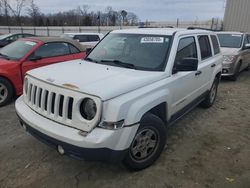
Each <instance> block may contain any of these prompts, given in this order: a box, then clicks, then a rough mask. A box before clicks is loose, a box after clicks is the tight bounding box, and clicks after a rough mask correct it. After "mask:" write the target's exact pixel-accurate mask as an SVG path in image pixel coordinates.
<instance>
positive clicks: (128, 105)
mask: <svg viewBox="0 0 250 188" xmlns="http://www.w3.org/2000/svg"><path fill="white" fill-rule="evenodd" d="M166 84H167V83H166V82H165V81H161V82H157V83H155V84H151V85H149V86H146V87H143V88H141V89H137V90H135V91H133V92H130V93H127V94H124V95H122V96H119V97H117V98H114V99H112V100H109V101H106V102H104V105H103V120H104V121H110V122H116V121H120V120H125V125H132V124H135V123H138V122H140V120H141V118H142V116H143V115H144V114H145V113H147V112H148V111H150V110H151V109H152V108H154V107H156V106H157V105H159V104H161V103H163V102H164V103H165V104H166V111H167V112H168V111H169V109H168V108H169V105H168V103H167V101H170V100H171V97H170V92H169V90H168V89H167V87H166ZM167 112H166V113H167ZM167 114H168V113H167ZM167 114H166V117H167ZM168 118H169V117H167V119H168Z"/></svg>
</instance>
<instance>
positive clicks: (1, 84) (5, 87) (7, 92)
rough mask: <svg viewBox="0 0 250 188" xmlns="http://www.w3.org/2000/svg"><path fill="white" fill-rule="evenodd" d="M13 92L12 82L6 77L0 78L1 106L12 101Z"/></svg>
mask: <svg viewBox="0 0 250 188" xmlns="http://www.w3.org/2000/svg"><path fill="white" fill-rule="evenodd" d="M13 94H14V90H13V87H12V85H11V83H10V82H9V81H8V80H6V79H4V78H0V107H1V106H4V105H6V104H8V103H9V102H10V101H11V99H12V97H13Z"/></svg>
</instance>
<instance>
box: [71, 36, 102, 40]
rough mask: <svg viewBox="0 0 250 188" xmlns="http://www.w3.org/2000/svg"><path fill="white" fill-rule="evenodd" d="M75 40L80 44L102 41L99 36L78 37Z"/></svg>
mask: <svg viewBox="0 0 250 188" xmlns="http://www.w3.org/2000/svg"><path fill="white" fill-rule="evenodd" d="M74 39H75V40H78V41H79V42H96V41H99V40H100V38H99V36H98V35H76V36H74Z"/></svg>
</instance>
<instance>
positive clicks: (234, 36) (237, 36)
mask: <svg viewBox="0 0 250 188" xmlns="http://www.w3.org/2000/svg"><path fill="white" fill-rule="evenodd" d="M232 37H241V35H232Z"/></svg>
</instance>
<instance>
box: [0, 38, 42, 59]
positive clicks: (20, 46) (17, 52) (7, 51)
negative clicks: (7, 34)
mask: <svg viewBox="0 0 250 188" xmlns="http://www.w3.org/2000/svg"><path fill="white" fill-rule="evenodd" d="M36 44H37V43H36V42H33V41H16V42H13V43H11V44H9V45H7V46H5V47H4V48H2V49H1V50H0V57H1V56H2V57H4V58H6V59H11V60H20V59H22V58H23V57H24V56H25V55H26V54H27V53H28V52H29V51H30V50H31V49H32V48H33V47H34V46H35V45H36Z"/></svg>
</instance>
